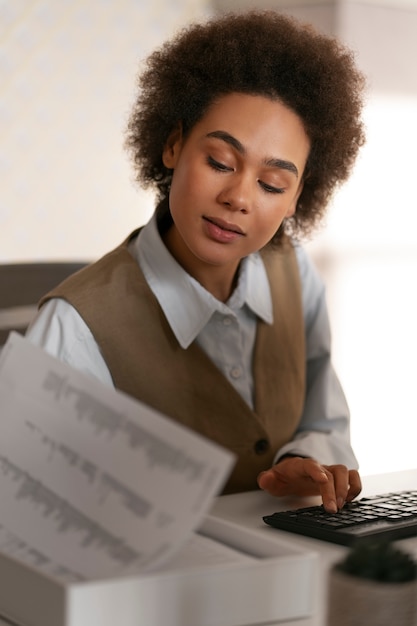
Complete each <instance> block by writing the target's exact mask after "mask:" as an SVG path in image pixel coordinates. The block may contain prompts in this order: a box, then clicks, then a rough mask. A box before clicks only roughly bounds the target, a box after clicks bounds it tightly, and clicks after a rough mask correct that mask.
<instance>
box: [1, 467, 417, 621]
mask: <svg viewBox="0 0 417 626" xmlns="http://www.w3.org/2000/svg"><path fill="white" fill-rule="evenodd" d="M362 481H363V490H362V494H361V495H362V496H364V495H376V494H381V493H386V492H389V491H399V490H402V489H415V488H416V487H417V469H415V470H408V471H402V472H394V473H390V474H381V475H377V476H367V477H363V478H362ZM319 502H320V500H319V499H318V498H293V497H292V498H274V497H272V496H269V495H268V494H266V493H264V492H261V491H256V492H250V493H240V494H234V495H230V496H221V497H219V498H217V499H216V501H215V503H214V505H213V507H212V509H211V513H210V515H211V516H213V517H220V518H222V519H227V520H230V521H233V522H235V523H236V522H238V523H240V524H242V525H244V526H245V527H248V528H251V529H255V530H257V531H259V533H269V536H271V537H273V536H276V537H277V539H278V538H279V541H282V538H283V537H285V538H286V540H288V541H289V542H292V544H293V545H295V546H298V547H301V548H303V547H304V548H306V549H307V550H308V551H309V552H311V550H314V551H315V552H317V554H318V555H319V571H318V572H317V577H316V581H315V585H316V589H315V591H316V593H315V606H314V609H313V615H312V616H311V617H310V618H308V619H301V620H291V621H289V622H282V621H280V622H279V623H276V624H275V623H274V624H272V623H270V624H268V625H252V626H326V604H327V575H328V571H329V568H330V566H331V565H332V564H333V563H334V562H336V561H337V560H339V559H340V558H341V557H342V556H343V554H344V553H345V552H346V548H345V547H343V546H338V545H335V544H331V543H328V542H325V541H319V540H316V539H309V538H307V537H301V536H299V535H295V534H294V535H293V534H291V533H286V532H284V531H279V530H276V529H274V528H271V527H269V526H267V525H266V524H265V523H264V522H263V521H262V515H266V514H269V513H273V512H274V511H278V510H285V509H288V508H298V507H300V506H309V505H311V504H318V503H319ZM399 543H400V544H401V546H403V547H404V549H406V550H409V551H410V552H412V553H413V555H414V556H415V557H417V538H411V539H402V540H401V541H400V542H399ZM298 592H299V593H300V594H302V593H303V590H302V589H299V590H298ZM22 601H24V599H23V598H22ZM0 626H14V625H13V624H12V623H11V622H9V621H7V620H4V619H1V618H0ZM79 626H99V625H92V624H80V625H79ZM115 626H116V624H115ZM117 626H123V624H117ZM138 626H145V625H142V624H138ZM195 626H198V616H196V624H195ZM218 626H222V624H219V625H218Z"/></svg>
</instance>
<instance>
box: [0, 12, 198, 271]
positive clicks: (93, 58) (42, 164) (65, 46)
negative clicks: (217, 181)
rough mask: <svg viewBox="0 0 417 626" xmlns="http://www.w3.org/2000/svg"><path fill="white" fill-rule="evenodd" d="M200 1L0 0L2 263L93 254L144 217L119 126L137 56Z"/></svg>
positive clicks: (146, 199) (147, 199)
mask: <svg viewBox="0 0 417 626" xmlns="http://www.w3.org/2000/svg"><path fill="white" fill-rule="evenodd" d="M205 6H206V5H205V3H204V0H152V1H149V0H0V138H1V139H0V242H1V245H0V262H2V261H3V262H4V261H22V260H26V259H41V260H42V259H52V258H53V259H65V258H86V259H93V258H95V257H97V256H99V255H100V254H102V253H103V252H106V251H107V250H109V249H110V248H111V247H113V246H115V245H117V244H118V243H119V242H120V241H121V240H122V239H123V238H124V237H125V236H126V235H127V234H128V232H129V231H130V230H131V229H132V228H134V227H136V226H137V225H139V224H141V223H144V222H145V221H146V219H147V218H148V217H149V215H150V213H151V212H152V208H153V200H152V197H151V196H150V194H149V193H148V194H145V193H144V192H143V191H140V190H139V189H138V188H137V186H136V185H135V183H133V182H132V177H133V174H132V169H131V167H130V163H129V162H128V157H127V155H126V154H125V152H124V150H123V146H122V143H123V130H124V127H125V123H126V119H127V115H128V113H129V110H130V102H131V100H132V97H133V93H134V89H135V77H136V74H137V71H138V68H139V63H140V61H141V60H142V59H143V58H144V57H145V56H146V55H147V54H148V53H149V52H150V51H151V50H152V49H153V48H154V47H155V46H157V45H158V44H159V43H160V42H161V41H162V40H164V39H166V38H167V37H168V36H170V34H171V33H172V32H173V31H174V30H176V29H177V28H178V27H180V26H182V25H184V24H185V23H186V22H188V21H190V20H193V19H199V18H201V17H203V16H205V15H207V14H208V11H207V9H206V8H205Z"/></svg>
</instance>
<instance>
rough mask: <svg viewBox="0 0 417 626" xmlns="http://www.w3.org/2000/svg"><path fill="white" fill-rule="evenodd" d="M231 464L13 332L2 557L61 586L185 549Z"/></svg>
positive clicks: (2, 425)
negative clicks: (25, 565)
mask: <svg viewBox="0 0 417 626" xmlns="http://www.w3.org/2000/svg"><path fill="white" fill-rule="evenodd" d="M233 463H234V457H233V455H232V454H231V453H230V452H229V451H226V450H224V449H222V448H220V447H219V446H217V445H216V444H214V443H212V442H210V441H208V440H206V439H204V438H203V437H201V436H199V435H197V434H196V433H193V432H191V431H190V430H188V429H186V428H184V427H183V426H181V425H179V424H177V423H175V422H174V421H172V420H170V419H168V418H166V417H164V416H162V415H161V414H160V413H158V412H156V411H154V410H153V409H150V408H149V407H147V406H145V405H143V404H141V403H139V402H137V401H136V400H134V399H132V398H130V397H128V396H127V395H125V394H122V393H121V392H118V391H115V390H114V389H111V388H108V387H105V386H104V385H102V384H101V383H99V382H98V381H95V380H94V379H91V378H90V377H87V376H85V375H83V374H81V373H79V372H77V371H75V370H73V369H72V368H70V367H68V366H67V365H65V364H63V363H61V362H60V361H58V360H56V359H54V358H53V357H51V356H49V355H47V354H46V353H45V352H44V351H43V350H41V349H39V348H38V347H35V346H33V345H32V344H30V342H29V341H28V340H26V339H24V338H23V337H21V336H20V335H17V334H16V333H12V334H11V335H10V337H9V339H8V342H7V343H6V345H5V346H4V348H3V350H2V353H1V357H0V550H1V551H3V552H6V553H7V554H10V555H13V556H14V557H15V558H18V559H22V560H24V561H25V562H29V563H31V564H32V565H33V566H34V567H37V568H41V569H42V570H43V571H44V572H47V573H48V574H49V575H51V576H53V577H57V578H59V579H60V580H64V581H68V582H71V581H82V580H91V579H101V578H107V577H113V576H115V575H123V574H130V573H132V572H135V573H136V572H142V571H149V570H150V569H154V568H155V567H157V566H158V565H160V564H161V563H162V562H163V561H164V560H165V561H166V560H167V559H168V557H169V556H171V555H172V554H174V553H175V552H176V551H178V550H179V549H180V548H181V546H182V545H183V544H184V542H185V541H186V539H187V537H190V534H191V533H192V531H193V530H194V529H195V528H197V526H198V525H199V524H200V522H201V520H202V519H203V517H204V515H205V513H206V512H207V510H208V508H209V507H210V504H211V502H212V499H213V497H214V496H215V495H216V494H217V493H218V492H219V491H220V489H221V487H222V486H223V484H224V482H225V480H226V479H227V476H228V474H229V472H230V470H231V468H232V465H233Z"/></svg>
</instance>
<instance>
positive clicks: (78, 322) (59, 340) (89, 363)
mask: <svg viewBox="0 0 417 626" xmlns="http://www.w3.org/2000/svg"><path fill="white" fill-rule="evenodd" d="M26 337H27V339H28V340H29V341H31V342H32V343H33V344H35V345H37V346H40V347H41V348H43V349H44V350H45V351H46V352H48V353H49V354H51V355H52V356H54V357H56V358H57V359H59V360H60V361H63V362H64V363H67V364H68V365H70V366H71V367H74V368H75V369H77V370H79V371H81V372H84V373H85V374H88V375H89V376H93V377H94V378H96V379H98V380H100V381H101V382H102V383H104V384H106V385H110V386H112V387H114V384H113V380H112V377H111V375H110V372H109V369H108V367H107V365H106V363H105V361H104V359H103V357H102V355H101V352H100V349H99V347H98V345H97V343H96V341H95V339H94V337H93V335H92V333H91V331H90V329H89V328H88V326H87V324H86V323H85V322H84V320H83V319H82V317H81V316H80V314H79V313H78V312H77V311H76V309H75V308H74V307H73V306H72V305H71V304H69V303H68V302H66V301H65V300H63V299H61V298H53V299H51V300H48V302H46V304H44V305H43V306H42V308H41V309H40V311H39V312H38V314H37V315H36V317H35V318H34V320H33V321H32V323H31V324H30V326H29V328H28V330H27V331H26Z"/></svg>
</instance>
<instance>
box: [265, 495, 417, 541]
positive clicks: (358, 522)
mask: <svg viewBox="0 0 417 626" xmlns="http://www.w3.org/2000/svg"><path fill="white" fill-rule="evenodd" d="M263 520H264V522H265V523H266V524H268V525H269V526H273V527H274V528H279V529H280V530H287V531H290V532H292V533H297V534H299V535H305V536H307V537H314V538H315V539H323V540H324V541H330V542H332V543H338V544H341V545H344V546H348V545H352V544H353V543H357V542H359V541H364V540H369V539H381V540H384V541H393V540H397V539H403V538H405V537H417V491H397V492H392V493H385V494H383V495H379V496H373V497H370V498H361V499H360V500H354V501H353V502H350V503H347V504H345V506H344V507H343V509H341V510H340V511H339V512H338V513H327V512H326V511H325V510H324V508H323V506H311V507H307V508H303V509H297V510H291V511H279V512H278V513H273V514H272V515H265V516H264V517H263Z"/></svg>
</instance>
